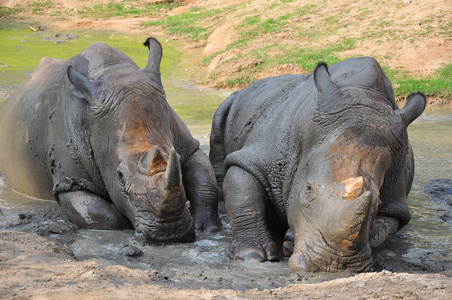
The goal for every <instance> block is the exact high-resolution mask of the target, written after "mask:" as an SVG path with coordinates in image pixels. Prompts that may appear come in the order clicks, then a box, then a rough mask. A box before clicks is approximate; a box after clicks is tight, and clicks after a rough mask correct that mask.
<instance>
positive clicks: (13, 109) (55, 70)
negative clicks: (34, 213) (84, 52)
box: [0, 58, 65, 199]
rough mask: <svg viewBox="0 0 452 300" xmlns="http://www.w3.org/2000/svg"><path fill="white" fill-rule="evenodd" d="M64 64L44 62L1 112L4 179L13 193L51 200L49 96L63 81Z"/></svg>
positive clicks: (45, 59)
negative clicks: (58, 83)
mask: <svg viewBox="0 0 452 300" xmlns="http://www.w3.org/2000/svg"><path fill="white" fill-rule="evenodd" d="M64 64H65V61H64V60H58V59H53V58H43V59H42V60H41V61H40V63H39V65H38V67H37V68H36V70H35V71H34V72H33V73H32V74H31V75H30V77H29V78H28V80H27V81H26V82H25V83H24V84H23V85H21V86H20V87H19V88H18V90H17V91H16V92H15V93H14V94H13V95H11V97H9V98H8V99H6V100H5V102H4V103H3V105H2V108H1V112H0V153H1V155H0V167H1V170H2V172H3V175H4V176H5V178H6V179H7V181H8V184H9V185H10V186H11V187H12V188H13V189H15V190H17V191H19V192H21V193H24V194H26V195H30V196H34V197H38V198H44V199H51V198H52V194H51V190H52V182H51V174H50V172H49V170H48V168H47V166H46V165H47V159H46V157H45V152H46V151H45V150H46V149H45V148H46V145H47V144H48V142H47V141H46V140H47V134H46V132H47V125H48V124H47V120H48V119H49V117H50V116H51V113H52V109H51V107H53V106H54V103H53V99H52V97H51V96H50V95H48V94H47V92H48V91H49V88H50V89H52V88H53V87H54V85H55V84H56V82H58V78H61V68H62V67H63V66H64Z"/></svg>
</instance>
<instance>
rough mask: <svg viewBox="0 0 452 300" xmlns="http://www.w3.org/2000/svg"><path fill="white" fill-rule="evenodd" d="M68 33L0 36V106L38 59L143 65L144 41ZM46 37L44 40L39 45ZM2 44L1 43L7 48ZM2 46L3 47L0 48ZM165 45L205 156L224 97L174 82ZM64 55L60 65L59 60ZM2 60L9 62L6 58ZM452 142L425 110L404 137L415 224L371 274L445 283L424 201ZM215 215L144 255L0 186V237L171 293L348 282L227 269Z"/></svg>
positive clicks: (127, 241)
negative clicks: (138, 275)
mask: <svg viewBox="0 0 452 300" xmlns="http://www.w3.org/2000/svg"><path fill="white" fill-rule="evenodd" d="M71 34H72V33H71ZM75 34H77V35H79V37H77V38H75V39H73V40H70V39H67V38H65V37H63V38H62V39H65V42H58V41H59V39H60V37H55V36H54V33H47V32H38V33H30V32H29V31H28V30H27V29H20V28H17V27H14V28H6V29H5V28H3V29H1V30H0V38H1V39H2V42H1V43H0V63H2V64H4V65H9V67H2V68H1V70H0V97H2V95H4V96H6V95H7V94H8V93H9V92H10V91H13V90H14V89H15V88H16V87H17V84H19V83H21V82H23V81H24V80H25V79H26V78H27V76H28V75H29V72H30V71H32V70H33V68H34V67H35V66H36V65H37V63H38V61H39V59H40V57H42V56H53V57H59V58H66V59H67V58H69V57H71V56H73V55H74V54H77V53H79V52H80V51H82V50H83V49H84V48H86V46H88V45H89V44H91V43H92V42H94V41H99V40H100V41H104V42H106V43H108V44H111V45H113V46H115V47H117V48H119V49H121V50H123V51H124V52H126V53H127V54H128V55H129V56H131V57H132V58H133V59H134V60H135V61H136V62H137V64H138V65H139V66H144V65H145V64H146V59H147V57H146V55H147V52H146V49H144V47H143V48H141V47H138V48H136V44H137V43H139V42H142V41H141V38H137V37H121V36H117V35H116V34H113V33H98V32H94V33H93V32H78V33H75ZM46 37H48V38H49V39H50V40H43V39H44V38H46ZM6 39H7V43H4V40H6ZM52 39H53V40H52ZM57 42H58V43H57ZM6 44H7V45H9V46H8V47H9V48H8V47H6V46H4V45H6ZM164 46H165V47H164V51H165V52H164V53H165V54H164V55H165V56H164V59H163V62H162V66H163V72H162V73H163V76H164V78H163V81H164V86H165V89H166V92H167V96H168V101H169V102H170V103H171V105H173V107H175V109H176V111H177V112H178V113H179V114H180V115H181V116H182V118H183V119H184V121H185V122H187V124H188V125H189V127H190V129H191V130H192V132H193V133H194V134H195V135H196V136H197V137H199V138H200V139H201V141H202V143H203V149H204V150H205V151H208V146H207V143H206V141H207V139H206V136H207V133H208V132H209V129H210V128H209V127H210V120H211V117H212V114H213V111H214V110H215V108H216V107H217V106H218V104H219V103H220V102H221V101H222V100H224V99H225V98H226V97H227V95H228V94H229V93H228V92H220V91H212V90H202V91H201V90H200V89H199V88H197V86H196V85H195V84H194V83H193V82H191V81H190V80H189V79H184V78H183V77H181V76H180V74H182V73H184V71H183V70H184V69H185V68H186V67H185V66H182V65H181V64H180V57H181V53H180V52H178V51H176V50H174V48H172V45H171V44H169V43H164ZM56 47H60V48H58V49H60V51H56V50H55V49H54V48H56ZM49 49H53V50H49ZM16 51H18V52H19V54H17V53H16ZM47 51H48V52H50V54H49V53H47ZM62 53H63V56H58V55H62ZM8 55H10V56H11V57H12V58H14V59H9V60H8V59H6V58H7V57H9V56H8ZM16 56H17V57H16ZM24 56H33V57H34V58H33V59H30V60H29V61H28V62H27V63H26V64H27V66H25V65H24V66H20V64H19V63H18V61H20V59H19V58H20V57H24ZM27 59H28V58H27ZM16 65H19V66H18V67H16ZM4 96H3V97H4ZM451 133H452V110H444V109H437V110H428V111H427V112H426V113H425V114H424V115H422V116H421V117H420V118H419V119H418V120H416V121H415V122H414V124H412V125H411V126H410V128H409V135H410V139H411V143H412V145H413V148H414V152H415V156H416V165H417V169H416V177H415V182H414V185H413V189H412V191H411V194H410V196H409V200H408V201H409V204H410V208H411V212H412V215H413V218H412V221H411V222H410V224H409V225H408V226H406V227H405V228H404V229H403V230H402V231H401V232H400V233H399V234H398V235H397V236H396V237H395V238H393V239H392V240H391V241H390V242H389V243H388V247H387V249H386V250H384V251H382V252H380V253H378V254H376V255H375V261H376V263H375V269H376V270H379V269H388V270H391V271H402V272H417V273H423V272H435V273H438V272H445V273H446V274H450V269H451V267H452V257H451V254H450V252H451V251H450V249H451V243H452V234H451V232H452V231H451V230H452V224H451V223H450V221H447V220H446V221H444V220H443V219H442V218H441V216H442V215H443V214H444V212H445V211H446V210H447V207H445V206H444V205H443V204H442V203H438V202H435V201H431V200H430V198H429V196H427V194H425V193H424V192H423V186H424V185H425V184H426V183H428V182H429V181H430V180H432V179H437V178H450V176H451V171H452V170H451V166H452V142H451V140H452V139H451V137H452V136H451ZM220 212H221V218H222V221H223V225H224V229H223V231H222V232H220V233H217V234H213V235H208V234H205V233H198V235H197V240H196V242H194V243H188V244H170V245H150V246H142V245H136V244H134V242H133V240H132V237H133V231H98V230H81V229H77V228H75V227H74V226H72V225H71V224H70V223H68V222H66V221H65V220H63V219H61V218H60V217H59V208H58V206H57V205H56V203H55V202H53V201H43V200H38V199H33V198H29V197H26V196H23V195H19V194H17V193H15V192H13V191H11V190H10V189H9V188H8V187H7V185H6V183H5V182H4V181H1V180H0V228H8V229H10V230H23V231H28V232H33V233H37V234H40V235H43V236H47V237H49V238H52V239H55V240H58V241H61V242H64V243H67V244H69V245H70V247H71V249H72V250H73V253H74V255H75V257H76V258H77V259H79V260H88V259H92V260H96V261H98V262H99V264H101V265H111V264H121V265H124V266H127V267H130V268H139V269H146V270H157V271H158V272H159V273H161V274H162V275H164V276H166V277H167V278H168V284H169V285H173V286H176V287H181V288H183V287H191V288H210V289H216V288H229V289H250V288H259V289H266V288H275V287H281V286H285V285H288V284H291V283H296V282H309V283H314V282H320V281H325V280H330V279H333V278H337V277H340V276H349V274H340V275H337V274H309V273H292V272H291V270H290V269H289V267H288V262H287V259H286V260H283V261H282V262H279V263H244V262H233V261H230V260H229V258H228V257H227V255H226V251H225V250H226V248H227V246H228V245H229V243H230V240H231V238H230V226H229V224H228V221H227V216H226V214H225V212H224V207H223V206H222V205H220ZM448 222H449V223H448ZM125 245H133V246H135V247H137V248H139V249H141V250H142V251H143V255H142V256H140V257H128V256H124V255H120V254H119V252H120V250H121V249H122V248H123V247H124V246H125Z"/></svg>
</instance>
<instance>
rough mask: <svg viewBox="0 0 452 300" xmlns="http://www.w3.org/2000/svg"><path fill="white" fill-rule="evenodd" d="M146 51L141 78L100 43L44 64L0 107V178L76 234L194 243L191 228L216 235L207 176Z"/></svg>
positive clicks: (212, 187)
mask: <svg viewBox="0 0 452 300" xmlns="http://www.w3.org/2000/svg"><path fill="white" fill-rule="evenodd" d="M145 45H146V46H148V48H149V52H150V53H149V59H148V62H147V65H146V67H145V68H144V69H143V70H140V69H139V68H138V66H137V65H136V64H135V63H134V62H133V61H132V60H131V59H130V58H129V57H128V56H127V55H125V54H124V53H122V52H121V51H119V50H117V49H115V48H113V47H110V46H108V45H105V44H103V43H94V44H92V45H91V46H89V47H88V48H87V49H86V50H85V51H83V52H82V53H81V54H78V55H76V56H74V57H72V58H71V59H69V60H67V61H65V60H59V59H53V58H43V59H42V60H41V61H40V63H39V65H38V67H37V68H36V70H35V71H34V72H33V73H32V74H31V76H30V78H29V79H28V80H27V81H26V82H25V83H24V84H23V85H22V86H20V87H19V88H18V90H17V91H16V92H15V93H14V94H13V95H11V96H10V97H9V98H8V99H6V100H5V101H4V103H3V105H2V107H1V110H0V169H1V172H2V173H3V175H4V177H5V178H6V181H7V183H8V185H9V186H10V187H11V188H13V189H14V190H16V191H17V192H20V193H22V194H25V195H29V196H33V197H37V198H43V199H52V198H54V199H55V200H56V201H58V203H59V205H60V207H61V210H62V212H63V214H65V215H66V216H67V218H68V219H69V220H70V221H72V222H73V223H75V224H76V225H78V226H80V227H82V228H95V229H126V228H132V226H133V227H134V228H135V240H137V241H138V242H141V243H148V242H150V243H151V242H162V241H180V242H188V241H193V240H194V239H195V228H196V229H199V230H206V231H217V230H220V228H221V222H220V220H219V217H218V212H217V203H218V202H217V192H218V191H217V183H216V179H215V173H214V171H213V168H212V166H211V164H210V161H209V159H208V157H207V155H206V154H205V153H204V152H203V151H202V150H201V149H200V148H199V142H198V141H197V140H196V139H194V138H193V137H192V136H191V134H190V132H189V130H188V128H187V126H186V125H185V124H184V123H183V121H182V120H181V119H180V117H179V116H178V115H177V114H176V112H175V111H174V110H173V109H172V108H171V107H170V105H169V104H168V102H167V101H166V96H165V91H164V90H163V86H162V81H161V75H160V62H161V58H162V47H161V45H160V43H159V42H158V41H157V40H155V39H154V38H149V39H147V41H146V42H145ZM188 201H189V202H188Z"/></svg>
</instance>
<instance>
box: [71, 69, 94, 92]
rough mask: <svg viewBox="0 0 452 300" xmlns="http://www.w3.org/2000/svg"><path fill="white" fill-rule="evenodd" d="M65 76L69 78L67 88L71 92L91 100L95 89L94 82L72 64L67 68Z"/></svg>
mask: <svg viewBox="0 0 452 300" xmlns="http://www.w3.org/2000/svg"><path fill="white" fill-rule="evenodd" d="M67 77H68V78H69V82H70V83H69V90H70V91H71V93H72V94H73V95H74V96H75V97H77V98H80V99H85V100H88V101H91V99H92V95H93V93H94V91H95V89H96V82H95V81H92V80H90V79H89V78H88V77H85V76H83V75H82V74H80V73H79V72H77V71H76V70H74V68H73V67H72V66H69V68H68V69H67Z"/></svg>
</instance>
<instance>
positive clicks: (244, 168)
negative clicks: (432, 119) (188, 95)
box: [210, 57, 426, 272]
mask: <svg viewBox="0 0 452 300" xmlns="http://www.w3.org/2000/svg"><path fill="white" fill-rule="evenodd" d="M425 105H426V100H425V96H424V95H423V94H422V93H420V92H418V93H415V94H411V95H410V96H409V97H408V103H407V104H406V106H405V107H404V108H402V109H399V108H398V106H397V104H396V101H395V98H394V92H393V89H392V85H391V83H390V81H389V79H388V77H387V76H386V75H385V74H384V72H383V70H382V69H381V67H380V65H379V64H378V63H377V62H376V61H375V60H374V59H372V58H370V57H363V58H352V59H348V60H345V61H343V62H341V63H338V64H335V65H332V66H330V67H327V65H326V64H325V63H319V64H318V65H317V67H316V69H315V70H314V72H313V73H311V74H308V75H284V76H277V77H272V78H266V79H262V80H259V81H257V82H255V83H253V84H251V85H249V86H248V87H246V88H245V89H243V90H241V91H238V92H235V93H233V94H232V95H231V96H230V97H229V98H228V99H226V100H225V101H224V102H223V103H222V104H221V105H220V106H219V108H218V110H217V111H216V113H215V116H214V119H213V123H212V132H211V140H210V145H211V149H210V159H211V161H212V164H213V167H214V169H215V173H216V177H217V181H218V183H219V187H220V189H221V188H222V190H223V196H224V200H225V205H226V209H227V213H228V217H229V220H230V223H231V228H232V234H233V241H232V243H231V245H230V247H229V249H228V253H229V255H230V256H231V258H232V259H234V260H258V261H265V260H269V261H277V260H279V259H280V258H281V253H282V252H283V251H282V249H283V248H284V249H285V254H287V255H290V254H292V255H291V258H290V260H289V265H290V267H291V268H292V269H293V270H294V271H298V270H304V271H311V272H315V271H327V272H337V271H342V270H348V271H352V272H362V271H367V270H370V268H371V266H372V249H375V248H377V247H379V246H380V245H382V244H383V243H384V242H385V241H386V240H387V239H388V238H389V237H390V236H391V235H392V234H394V233H395V232H396V231H397V230H398V229H400V228H402V227H403V226H404V225H405V224H407V223H408V221H409V220H410V213H409V210H408V205H407V203H406V198H407V195H408V193H409V191H410V189H411V184H412V181H413V176H414V157H413V152H412V149H411V145H410V142H409V140H408V134H407V127H408V125H409V124H410V123H411V122H413V121H414V120H415V119H416V118H417V117H418V116H419V115H421V114H422V112H423V111H424V109H425ZM284 240H285V242H284V244H283V243H282V241H284ZM283 245H284V247H283V248H282V246H283Z"/></svg>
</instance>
